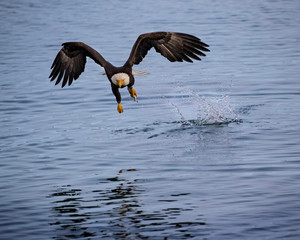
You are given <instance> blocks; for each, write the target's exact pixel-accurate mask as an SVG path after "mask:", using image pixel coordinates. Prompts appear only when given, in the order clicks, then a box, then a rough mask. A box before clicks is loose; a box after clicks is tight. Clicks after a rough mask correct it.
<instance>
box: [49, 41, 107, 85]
mask: <svg viewBox="0 0 300 240" xmlns="http://www.w3.org/2000/svg"><path fill="white" fill-rule="evenodd" d="M62 45H63V47H62V49H61V50H60V51H59V52H58V53H57V55H56V57H55V59H54V61H53V64H52V66H51V69H52V72H51V74H50V76H49V78H50V81H53V80H55V79H56V82H55V85H57V84H59V83H60V82H61V80H63V81H62V87H64V86H65V85H66V84H67V83H68V85H69V86H70V85H71V84H72V82H73V80H76V79H78V77H79V76H80V74H81V73H82V72H83V71H84V68H85V64H86V58H87V57H90V58H91V59H93V60H94V61H95V62H96V63H97V64H99V65H100V66H102V67H105V66H106V64H107V61H106V60H105V59H104V58H103V57H102V56H101V55H100V53H98V52H97V51H96V50H95V49H93V48H91V47H90V46H88V45H86V44H84V43H82V42H67V43H63V44H62Z"/></svg>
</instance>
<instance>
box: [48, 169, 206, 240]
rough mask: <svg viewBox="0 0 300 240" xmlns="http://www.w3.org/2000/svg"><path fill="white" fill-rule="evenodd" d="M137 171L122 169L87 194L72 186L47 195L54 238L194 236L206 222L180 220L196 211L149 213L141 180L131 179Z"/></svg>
mask: <svg viewBox="0 0 300 240" xmlns="http://www.w3.org/2000/svg"><path fill="white" fill-rule="evenodd" d="M134 171H136V169H128V170H125V171H124V170H120V171H119V173H118V174H117V175H116V176H114V177H111V178H107V179H103V180H100V181H99V184H98V186H99V188H97V189H94V190H91V191H90V192H88V193H85V190H84V189H78V188H75V187H73V186H71V185H66V186H62V187H59V188H57V189H56V190H55V192H54V193H52V194H50V195H49V196H48V197H49V198H51V199H52V201H51V202H52V204H53V207H52V209H53V215H51V216H50V217H51V219H54V220H53V221H52V222H50V225H53V226H56V231H55V236H54V237H53V239H83V238H88V239H89V238H92V237H93V236H98V237H99V236H101V239H105V238H113V239H173V237H175V238H176V239H189V238H191V237H195V235H193V233H192V232H193V231H195V229H198V228H199V227H201V226H203V225H205V222H203V221H193V222H191V221H183V220H180V221H179V220H178V219H177V218H179V219H180V215H181V212H183V211H193V208H192V207H190V208H189V207H187V208H179V207H167V208H162V209H157V210H154V211H152V212H150V213H149V212H148V211H145V210H144V209H143V203H142V201H141V200H140V198H141V196H142V195H143V194H144V192H145V191H144V190H143V189H140V187H139V179H133V180H130V178H131V176H130V172H134ZM124 173H125V174H127V176H126V177H124V176H123V175H124ZM107 185H109V186H111V188H107ZM101 186H103V187H104V188H105V189H101ZM186 195H189V193H178V194H171V195H170V196H169V197H168V198H164V199H160V200H159V202H161V204H162V203H172V202H176V201H177V200H176V198H178V197H181V196H186ZM162 205H163V204H162ZM156 233H158V235H156Z"/></svg>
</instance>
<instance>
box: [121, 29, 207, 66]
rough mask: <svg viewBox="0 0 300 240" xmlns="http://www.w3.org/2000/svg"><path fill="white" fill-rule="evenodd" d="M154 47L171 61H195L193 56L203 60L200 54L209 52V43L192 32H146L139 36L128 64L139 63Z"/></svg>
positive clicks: (203, 54)
mask: <svg viewBox="0 0 300 240" xmlns="http://www.w3.org/2000/svg"><path fill="white" fill-rule="evenodd" d="M152 47H154V49H155V50H156V52H159V53H160V54H161V55H162V56H164V57H166V58H167V59H168V60H169V61H171V62H175V61H178V62H182V61H187V62H193V61H192V60H191V58H192V59H195V60H201V59H200V57H199V56H206V55H205V53H203V52H209V49H208V47H209V45H207V44H206V43H204V42H202V41H201V40H200V39H199V38H197V37H195V36H193V35H190V34H186V33H177V32H152V33H145V34H141V35H140V36H139V37H138V38H137V40H136V42H135V43H134V45H133V47H132V50H131V52H130V55H129V58H128V60H127V62H126V64H127V65H129V66H132V65H133V64H139V63H140V62H141V61H142V60H143V58H144V57H145V56H146V55H147V53H148V51H149V50H150V49H151V48H152Z"/></svg>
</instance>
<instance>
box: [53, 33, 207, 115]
mask: <svg viewBox="0 0 300 240" xmlns="http://www.w3.org/2000/svg"><path fill="white" fill-rule="evenodd" d="M62 46H63V47H62V49H61V50H60V51H59V52H58V54H57V55H56V58H55V59H54V62H53V64H52V66H51V69H52V72H51V74H50V76H49V78H50V81H53V80H55V79H56V82H55V85H57V84H59V83H60V82H61V80H62V85H61V86H62V87H64V86H65V85H66V84H67V83H68V85H71V84H72V82H73V80H76V79H77V78H78V77H79V76H80V74H81V73H82V72H83V71H84V68H85V64H86V58H87V57H90V58H91V59H93V60H94V61H95V63H97V64H99V65H100V66H101V67H103V68H104V70H105V73H106V75H107V77H108V80H109V81H110V83H111V89H112V92H113V94H114V95H115V97H116V101H117V103H118V106H117V110H118V112H119V113H122V112H123V107H122V105H121V95H120V92H119V88H123V87H126V86H127V88H128V91H129V93H130V96H131V97H133V98H134V100H135V101H137V93H136V91H135V90H134V89H133V88H132V86H133V84H134V75H143V72H139V71H134V70H132V66H133V65H134V64H136V65H137V64H139V63H140V62H141V61H142V60H143V58H144V57H145V56H146V55H147V53H148V51H149V50H150V49H151V48H152V47H154V49H155V50H156V52H159V53H160V54H161V55H162V56H164V57H166V58H167V59H168V60H169V61H171V62H175V61H177V62H183V61H186V62H193V61H192V60H191V59H195V60H201V59H200V57H199V56H206V55H205V54H204V52H209V49H208V47H209V45H207V44H205V43H204V42H202V41H201V40H200V39H199V38H197V37H195V36H193V35H190V34H186V33H178V32H151V33H144V34H141V35H140V36H139V37H138V38H137V40H136V41H135V43H134V45H133V47H132V49H131V52H130V55H129V58H128V59H127V61H126V62H125V64H124V65H123V66H121V67H115V66H113V65H112V64H111V63H110V62H108V61H106V60H105V59H104V58H103V57H102V55H101V54H100V53H99V52H97V51H96V50H95V49H93V48H92V47H90V46H88V45H87V44H85V43H83V42H66V43H63V44H62Z"/></svg>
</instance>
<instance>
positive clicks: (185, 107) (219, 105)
mask: <svg viewBox="0 0 300 240" xmlns="http://www.w3.org/2000/svg"><path fill="white" fill-rule="evenodd" d="M185 93H188V97H187V98H184V100H185V101H183V102H181V103H174V102H170V104H171V105H172V106H173V107H174V109H175V111H176V112H177V113H178V115H179V116H180V119H181V122H182V124H183V125H191V126H195V125H199V126H200V125H211V124H225V123H231V122H241V120H240V119H239V117H238V114H237V113H236V112H235V110H234V109H233V107H232V106H231V104H230V98H229V96H228V95H222V96H219V97H208V96H200V95H199V94H197V93H195V92H193V91H192V90H185Z"/></svg>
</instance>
